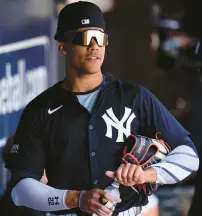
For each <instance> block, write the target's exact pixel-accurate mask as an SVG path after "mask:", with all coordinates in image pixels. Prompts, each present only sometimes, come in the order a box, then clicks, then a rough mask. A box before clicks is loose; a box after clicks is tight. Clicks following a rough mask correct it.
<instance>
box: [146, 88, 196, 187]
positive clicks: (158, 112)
mask: <svg viewBox="0 0 202 216" xmlns="http://www.w3.org/2000/svg"><path fill="white" fill-rule="evenodd" d="M142 95H143V96H142V99H143V104H142V108H143V110H145V112H144V120H145V122H146V125H144V133H145V134H146V136H148V137H152V136H154V134H155V133H156V132H160V136H161V138H162V139H163V140H165V141H166V142H167V143H168V144H169V145H170V147H171V149H172V151H171V152H170V154H169V155H168V156H167V157H166V158H164V159H163V160H162V161H161V163H158V164H155V165H152V166H151V167H152V168H150V169H149V170H150V171H153V169H155V171H156V177H157V182H158V181H159V183H163V182H164V184H174V183H177V182H179V181H182V180H183V179H185V178H186V177H187V176H189V175H190V174H191V173H192V172H194V171H196V170H197V169H198V166H199V159H198V156H197V150H196V148H195V146H194V144H193V142H192V141H191V139H190V138H189V134H190V133H189V132H188V131H186V130H185V129H184V128H183V127H182V126H181V125H180V123H179V122H178V121H177V120H176V119H175V118H174V117H173V116H172V114H171V113H170V112H169V111H168V110H167V109H166V108H165V107H164V106H163V105H162V104H161V103H160V102H159V100H158V99H157V98H156V97H155V96H154V95H153V94H152V93H151V92H149V91H148V90H146V89H144V88H143V89H142ZM145 134H144V135H145ZM190 160H191V161H192V163H190ZM149 170H148V173H150V171H149ZM160 179H161V180H160ZM152 180H155V178H153V179H152Z"/></svg>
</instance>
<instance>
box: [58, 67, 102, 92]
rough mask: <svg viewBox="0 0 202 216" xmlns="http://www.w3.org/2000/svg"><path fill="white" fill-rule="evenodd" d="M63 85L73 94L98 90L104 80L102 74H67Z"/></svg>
mask: <svg viewBox="0 0 202 216" xmlns="http://www.w3.org/2000/svg"><path fill="white" fill-rule="evenodd" d="M67 74H68V75H67V76H66V78H65V79H64V82H63V84H62V86H63V88H65V89H67V90H69V91H71V92H87V91H90V90H92V89H94V88H96V87H97V86H98V85H100V83H101V82H102V80H103V76H102V72H101V71H100V72H97V73H94V74H79V73H67Z"/></svg>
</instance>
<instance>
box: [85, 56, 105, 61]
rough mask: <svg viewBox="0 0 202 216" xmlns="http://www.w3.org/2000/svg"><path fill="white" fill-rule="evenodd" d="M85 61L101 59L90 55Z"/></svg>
mask: <svg viewBox="0 0 202 216" xmlns="http://www.w3.org/2000/svg"><path fill="white" fill-rule="evenodd" d="M86 59H87V60H100V59H101V57H100V56H98V55H90V56H87V57H86Z"/></svg>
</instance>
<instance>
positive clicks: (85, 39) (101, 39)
mask: <svg viewBox="0 0 202 216" xmlns="http://www.w3.org/2000/svg"><path fill="white" fill-rule="evenodd" d="M92 39H95V40H96V42H97V43H98V45H99V46H101V47H102V46H107V45H108V36H107V34H105V33H104V32H101V31H99V30H87V31H83V32H76V33H75V36H74V39H73V41H72V43H73V44H77V45H81V46H89V45H90V43H91V40H92Z"/></svg>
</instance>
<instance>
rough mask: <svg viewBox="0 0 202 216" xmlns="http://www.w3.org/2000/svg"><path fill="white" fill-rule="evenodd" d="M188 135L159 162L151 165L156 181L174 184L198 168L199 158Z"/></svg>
mask: <svg viewBox="0 0 202 216" xmlns="http://www.w3.org/2000/svg"><path fill="white" fill-rule="evenodd" d="M194 150H195V149H194V148H193V143H192V141H191V139H190V138H189V137H187V138H186V139H185V140H184V143H182V145H180V146H178V147H176V148H175V149H174V150H173V151H171V152H170V153H169V155H168V156H167V157H165V158H164V159H163V160H162V161H161V162H160V163H158V164H154V165H151V167H152V168H153V169H155V170H156V172H157V183H160V184H175V183H178V182H180V181H182V180H184V179H185V178H187V177H188V176H189V175H191V174H192V173H193V172H194V171H197V170H198V167H199V158H198V155H197V154H196V152H195V151H194Z"/></svg>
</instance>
